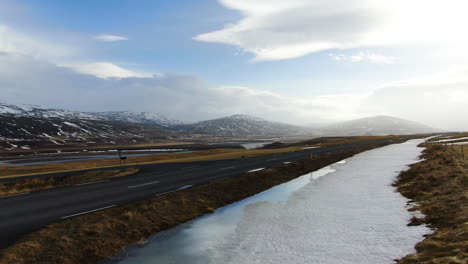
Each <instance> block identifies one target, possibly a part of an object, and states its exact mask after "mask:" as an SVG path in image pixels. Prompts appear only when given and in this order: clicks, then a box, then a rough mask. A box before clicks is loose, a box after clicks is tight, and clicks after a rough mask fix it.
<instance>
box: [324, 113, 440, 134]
mask: <svg viewBox="0 0 468 264" xmlns="http://www.w3.org/2000/svg"><path fill="white" fill-rule="evenodd" d="M432 132H437V130H436V129H434V128H432V127H429V126H426V125H424V124H421V123H418V122H414V121H410V120H406V119H402V118H397V117H392V116H373V117H366V118H360V119H355V120H351V121H346V122H341V123H336V124H333V125H330V126H327V127H325V128H322V129H321V133H322V134H325V135H331V136H377V135H390V134H395V135H397V134H416V133H432Z"/></svg>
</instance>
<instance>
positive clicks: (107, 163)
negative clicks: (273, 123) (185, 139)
mask: <svg viewBox="0 0 468 264" xmlns="http://www.w3.org/2000/svg"><path fill="white" fill-rule="evenodd" d="M300 149H301V148H299V147H289V148H281V149H248V150H246V149H213V150H204V151H198V152H192V153H171V154H162V155H150V156H143V157H128V158H127V160H126V162H125V163H123V164H122V165H137V164H138V165H140V164H153V163H163V162H189V161H202V160H220V159H237V158H242V157H252V156H260V155H269V154H275V153H284V152H290V151H296V150H300ZM120 165H121V162H120V160H119V159H118V158H117V159H102V160H89V161H76V162H65V163H54V164H44V165H38V166H0V178H11V177H19V176H31V175H37V174H45V173H52V172H67V171H76V170H85V169H94V168H109V167H116V166H120Z"/></svg>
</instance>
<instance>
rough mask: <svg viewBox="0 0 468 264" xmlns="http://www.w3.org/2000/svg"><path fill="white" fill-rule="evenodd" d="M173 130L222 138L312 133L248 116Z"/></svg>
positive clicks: (226, 118)
mask: <svg viewBox="0 0 468 264" xmlns="http://www.w3.org/2000/svg"><path fill="white" fill-rule="evenodd" d="M172 128H173V129H174V130H177V131H179V132H184V133H190V134H208V135H213V136H220V137H243V136H293V135H304V134H309V133H310V131H309V130H308V129H307V128H303V127H298V126H293V125H288V124H284V123H278V122H271V121H267V120H264V119H260V118H256V117H251V116H247V115H233V116H228V117H223V118H218V119H212V120H207V121H202V122H198V123H195V124H187V125H178V126H173V127H172Z"/></svg>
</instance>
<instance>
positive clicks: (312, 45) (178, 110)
mask: <svg viewBox="0 0 468 264" xmlns="http://www.w3.org/2000/svg"><path fill="white" fill-rule="evenodd" d="M467 9H468V2H466V1H464V0H445V1H442V0H437V1H436V0H412V1H407V0H406V1H404V0H394V1H386V0H288V1H284V0H197V1H189V0H170V1H169V0H139V1H131V0H100V1H93V0H80V1H75V0H37V1H30V0H0V101H1V102H5V103H14V104H18V103H23V104H36V105H41V106H45V107H56V108H65V109H72V110H81V111H108V110H113V111H114V110H128V111H148V112H158V113H162V114H165V115H167V116H169V117H172V118H177V119H182V120H186V121H196V120H202V119H209V118H217V117H222V116H225V115H231V114H248V115H254V116H258V117H262V118H266V119H269V120H275V121H282V122H288V123H293V124H317V123H328V122H334V121H342V120H349V119H353V118H359V117H365V116H372V115H393V116H397V117H401V118H407V119H411V120H415V121H419V122H423V123H426V124H428V125H431V126H434V127H437V128H441V129H447V130H468V51H467V48H466V47H467V46H468V35H467V34H466V25H468V16H466V14H465V11H466V10H467Z"/></svg>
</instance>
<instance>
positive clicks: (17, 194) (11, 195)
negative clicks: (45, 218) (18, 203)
mask: <svg viewBox="0 0 468 264" xmlns="http://www.w3.org/2000/svg"><path fill="white" fill-rule="evenodd" d="M28 193H30V192H24V193H15V194H10V195H5V196H0V199H2V198H7V197H13V196H19V195H25V194H28Z"/></svg>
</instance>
